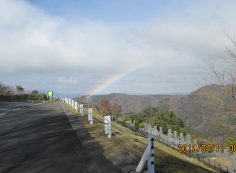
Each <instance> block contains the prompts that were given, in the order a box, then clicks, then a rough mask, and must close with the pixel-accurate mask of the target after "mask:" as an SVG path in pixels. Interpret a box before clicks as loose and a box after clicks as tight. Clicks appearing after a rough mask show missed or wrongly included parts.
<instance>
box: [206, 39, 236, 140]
mask: <svg viewBox="0 0 236 173" xmlns="http://www.w3.org/2000/svg"><path fill="white" fill-rule="evenodd" d="M228 39H229V41H230V43H231V46H228V47H227V48H226V55H225V56H224V57H222V58H221V59H220V61H218V62H209V61H205V63H204V65H205V66H204V70H206V72H207V81H208V82H210V83H211V84H213V85H211V86H212V88H213V89H212V90H210V91H207V93H206V95H207V97H208V98H209V99H211V101H212V103H213V104H214V105H216V106H217V107H218V108H221V109H222V110H223V111H224V112H223V113H224V114H230V115H231V116H235V115H236V95H235V94H236V93H235V92H236V68H235V67H236V40H235V38H233V37H231V36H228ZM234 125H236V124H234ZM232 127H233V126H232ZM231 129H232V131H234V130H235V128H231ZM228 133H230V132H228ZM222 137H223V140H224V141H226V140H227V139H226V138H227V134H225V133H224V134H222ZM226 142H227V141H226Z"/></svg>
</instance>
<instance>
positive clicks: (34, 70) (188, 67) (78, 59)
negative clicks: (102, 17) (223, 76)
mask: <svg viewBox="0 0 236 173" xmlns="http://www.w3.org/2000/svg"><path fill="white" fill-rule="evenodd" d="M191 2H192V6H189V7H188V9H187V10H183V12H182V13H179V14H178V15H176V16H174V15H170V16H169V17H168V16H167V17H163V18H161V17H158V18H156V19H155V17H153V18H152V20H147V21H141V22H139V23H138V24H137V23H136V24H133V25H132V24H130V25H129V26H125V25H124V26H123V25H121V26H115V25H112V24H109V23H106V22H102V21H93V20H84V21H80V22H79V23H73V22H71V21H68V20H67V19H66V18H63V17H56V16H49V15H48V14H46V12H44V11H43V10H42V9H38V8H37V7H34V6H33V5H31V4H29V3H27V2H26V1H23V0H18V1H17V0H1V1H0V38H1V39H0V62H1V63H0V74H1V75H2V76H15V77H16V78H18V77H19V75H25V74H29V73H30V74H35V75H38V74H40V75H42V74H45V75H51V76H54V78H55V79H56V80H54V84H55V85H60V86H61V88H62V90H63V87H65V86H66V85H67V84H70V85H77V84H78V83H86V82H88V83H89V84H96V83H99V81H100V80H101V79H103V78H104V77H107V76H109V74H112V73H114V72H115V71H116V70H118V69H120V68H122V67H124V66H127V65H128V64H131V63H133V62H141V60H143V59H146V61H150V62H151V64H150V65H149V66H148V67H147V68H145V69H141V70H140V71H137V72H136V73H134V75H132V74H131V75H130V76H127V78H126V79H127V80H128V81H130V82H131V83H132V81H135V82H137V83H143V82H144V81H145V83H146V85H145V87H143V88H145V90H148V88H149V87H150V88H151V90H149V91H150V92H155V88H153V87H151V85H153V86H154V84H153V83H152V81H153V79H155V78H157V79H158V78H161V80H160V81H159V83H163V78H164V79H168V80H169V79H170V80H171V81H172V82H170V83H172V85H173V88H175V87H174V86H175V83H176V82H178V79H183V78H185V79H189V81H182V82H183V83H182V86H183V87H184V85H189V84H187V83H188V82H191V84H192V87H189V88H193V85H194V80H192V79H193V78H196V76H197V75H200V74H199V71H198V64H199V63H200V62H201V59H202V58H215V57H218V56H224V47H225V46H226V45H227V44H228V42H227V38H226V34H227V31H228V28H229V27H228V25H227V24H229V25H230V26H231V27H230V28H232V30H233V29H235V26H234V19H235V17H236V13H235V12H234V9H233V8H232V7H233V5H232V4H235V3H234V2H233V1H229V2H230V3H226V2H223V3H222V1H221V2H220V1H217V2H216V6H217V7H218V9H217V10H215V11H212V10H211V8H210V7H211V5H212V4H211V3H212V1H208V3H205V7H204V8H202V7H203V6H202V5H203V4H204V3H203V2H201V3H200V5H199V4H194V2H193V1H191ZM204 2H205V1H204ZM214 2H215V1H214ZM194 6H196V7H194ZM186 14H188V15H189V16H186ZM180 19H183V20H180ZM72 73H74V74H72ZM81 74H83V75H90V76H87V77H86V78H85V77H82V76H81ZM98 74H99V75H98ZM70 75H71V76H70ZM65 76H69V77H65ZM78 76H80V77H81V79H82V81H80V82H78V81H79V80H78ZM135 76H136V77H135ZM137 76H138V77H137ZM5 78H6V77H5ZM198 78H201V76H198V77H197V79H196V80H199V79H198ZM157 79H155V81H156V82H157V83H158V80H157ZM172 79H173V80H172ZM174 79H175V80H174ZM124 82H125V80H124ZM118 84H119V82H118ZM170 85H171V84H170ZM178 85H179V84H178ZM120 86H121V88H120V91H121V92H122V91H130V90H132V88H130V89H124V88H122V81H121V82H120ZM81 87H83V90H86V88H89V87H86V86H85V85H82V86H81ZM126 87H128V86H126ZM159 87H160V88H161V87H163V88H165V85H164V84H163V85H161V86H159ZM118 88H119V87H118ZM161 90H163V91H164V89H161ZM187 90H191V89H187Z"/></svg>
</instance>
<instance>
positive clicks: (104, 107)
mask: <svg viewBox="0 0 236 173" xmlns="http://www.w3.org/2000/svg"><path fill="white" fill-rule="evenodd" d="M98 107H99V110H101V111H102V113H103V114H110V113H111V104H110V102H109V100H107V99H105V98H103V99H101V100H100V102H99V106H98Z"/></svg>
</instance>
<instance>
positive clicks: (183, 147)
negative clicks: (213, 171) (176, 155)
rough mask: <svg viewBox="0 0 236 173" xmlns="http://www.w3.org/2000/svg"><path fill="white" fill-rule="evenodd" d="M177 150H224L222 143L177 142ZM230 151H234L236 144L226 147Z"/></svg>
mask: <svg viewBox="0 0 236 173" xmlns="http://www.w3.org/2000/svg"><path fill="white" fill-rule="evenodd" d="M178 151H179V152H180V153H187V152H192V153H198V152H202V153H213V152H224V144H179V145H178ZM228 151H229V152H230V153H234V152H236V144H230V145H229V147H228Z"/></svg>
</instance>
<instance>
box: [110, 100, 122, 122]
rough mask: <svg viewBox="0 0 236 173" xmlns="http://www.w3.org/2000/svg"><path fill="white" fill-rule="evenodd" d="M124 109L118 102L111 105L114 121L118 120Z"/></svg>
mask: <svg viewBox="0 0 236 173" xmlns="http://www.w3.org/2000/svg"><path fill="white" fill-rule="evenodd" d="M121 111H122V108H121V105H119V104H118V103H113V104H112V106H111V114H112V118H113V119H114V121H115V122H116V120H117V118H118V116H120V114H121Z"/></svg>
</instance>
